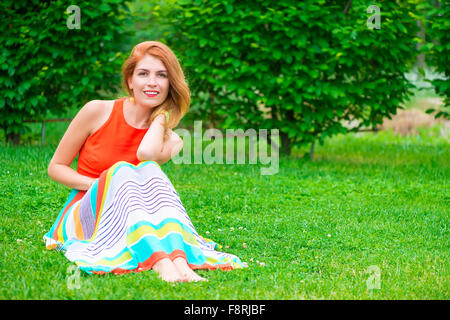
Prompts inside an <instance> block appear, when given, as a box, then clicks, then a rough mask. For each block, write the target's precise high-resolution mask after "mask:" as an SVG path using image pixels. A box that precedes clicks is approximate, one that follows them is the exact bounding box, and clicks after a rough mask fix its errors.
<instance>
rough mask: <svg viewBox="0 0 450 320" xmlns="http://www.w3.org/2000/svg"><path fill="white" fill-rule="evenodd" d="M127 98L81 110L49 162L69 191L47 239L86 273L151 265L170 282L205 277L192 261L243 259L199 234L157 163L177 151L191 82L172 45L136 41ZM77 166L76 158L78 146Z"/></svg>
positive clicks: (213, 264) (224, 264) (209, 263)
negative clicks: (186, 79) (217, 249)
mask: <svg viewBox="0 0 450 320" xmlns="http://www.w3.org/2000/svg"><path fill="white" fill-rule="evenodd" d="M122 74H123V85H124V87H125V89H126V90H127V92H128V94H129V97H126V98H120V99H117V100H114V101H100V100H94V101H90V102H88V103H87V104H86V105H85V106H83V108H82V109H81V110H80V111H79V112H78V114H77V115H76V117H75V118H74V119H73V121H72V122H71V124H70V125H69V127H68V129H67V131H66V133H65V134H64V136H63V138H62V139H61V141H60V143H59V145H58V148H57V149H56V151H55V154H54V155H53V158H52V159H51V161H50V164H49V166H48V174H49V176H50V177H51V178H52V179H53V180H55V181H57V182H59V183H62V184H64V185H66V186H68V187H70V188H72V191H71V193H70V195H69V198H68V199H67V201H66V203H65V205H64V206H63V208H62V209H61V211H60V214H59V216H58V218H57V219H56V221H55V223H54V224H53V226H52V228H51V229H50V231H49V232H48V233H47V234H45V236H44V240H45V242H46V246H47V248H48V249H58V250H63V251H64V252H65V256H66V257H67V258H68V259H69V260H71V261H73V262H75V263H76V264H77V265H78V267H79V268H80V269H82V270H84V271H86V272H88V273H96V274H102V273H107V272H112V273H114V274H121V273H126V272H131V271H134V272H139V271H144V270H148V269H153V270H155V271H156V272H158V273H159V276H160V278H162V279H163V280H165V281H169V282H174V281H203V280H206V279H205V278H203V277H200V276H199V275H198V274H196V273H195V272H194V271H193V269H217V268H220V269H224V270H231V269H234V268H243V267H245V266H244V264H243V263H242V262H241V260H240V259H239V258H238V257H236V256H234V255H232V254H226V253H222V252H218V251H216V250H215V249H216V248H217V244H216V243H214V242H213V241H211V240H209V239H205V238H203V237H202V236H200V235H199V234H198V233H197V231H196V230H195V228H194V226H193V225H192V223H191V221H190V219H189V216H188V215H187V213H186V210H185V209H184V207H183V205H182V203H181V201H180V198H179V196H178V194H177V192H176V191H175V188H174V187H173V185H172V183H171V182H170V180H169V179H168V178H167V176H166V175H165V174H164V172H163V171H162V170H161V167H160V165H161V164H163V163H165V162H167V161H169V160H170V158H171V157H173V156H174V155H176V154H178V153H179V152H180V150H181V148H182V146H183V141H182V139H181V138H180V137H179V136H178V135H177V134H176V133H174V132H173V131H172V130H171V128H174V127H176V126H177V125H178V123H179V121H180V119H181V118H182V117H183V116H184V115H185V114H186V112H187V111H188V109H189V104H190V91H189V88H188V86H187V84H186V82H185V79H184V74H183V71H182V69H181V66H180V64H179V62H178V60H177V58H176V56H175V55H174V53H173V52H172V51H171V50H170V48H168V47H167V46H166V45H164V44H163V43H161V42H158V41H146V42H143V43H140V44H138V45H137V46H136V47H135V48H134V49H133V51H132V53H131V55H130V57H129V58H128V59H127V60H126V61H125V63H124V65H123V68H122ZM77 154H79V157H78V166H77V170H76V171H75V170H73V169H72V168H71V167H70V165H71V163H72V161H73V160H74V158H75V157H76V155H77Z"/></svg>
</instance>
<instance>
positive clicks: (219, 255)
mask: <svg viewBox="0 0 450 320" xmlns="http://www.w3.org/2000/svg"><path fill="white" fill-rule="evenodd" d="M44 241H45V243H46V247H47V249H56V250H61V251H63V252H65V256H66V257H67V258H68V259H69V260H70V261H73V262H75V263H76V264H77V265H78V267H79V268H80V269H82V270H84V271H86V272H88V273H96V274H103V273H108V272H112V273H114V274H121V273H127V272H131V271H134V272H139V271H144V270H148V269H151V268H152V267H153V265H154V264H155V263H156V262H157V261H158V260H160V259H162V258H170V259H172V260H173V259H175V258H177V257H183V258H185V259H186V260H187V262H188V264H189V266H190V267H191V268H192V269H222V270H231V269H239V268H245V265H244V264H243V263H242V262H241V260H240V259H239V258H238V257H237V256H235V255H233V254H228V253H223V252H219V251H216V249H220V248H221V247H220V246H219V245H218V244H217V243H215V242H214V241H212V240H210V239H206V238H203V237H202V236H200V235H199V234H198V233H197V231H196V230H195V228H194V226H193V225H192V222H191V220H190V218H189V216H188V214H187V213H186V210H185V209H184V207H183V204H182V203H181V201H180V197H179V195H178V193H177V192H176V191H175V188H174V187H173V185H172V183H171V182H170V180H169V179H168V177H167V176H166V175H165V173H164V172H163V171H162V170H161V167H160V166H159V165H158V163H156V162H154V161H143V162H141V163H139V164H138V165H133V164H130V163H128V162H125V161H119V162H117V163H115V164H114V165H113V166H111V167H110V168H109V169H108V170H105V171H103V172H102V174H101V175H100V177H99V178H98V179H97V180H96V182H95V183H94V184H93V185H92V187H91V188H90V189H89V190H88V191H80V190H76V189H72V192H71V193H70V195H69V197H68V199H67V201H66V203H65V204H64V206H63V208H62V209H61V211H60V213H59V216H58V218H57V219H56V221H55V223H54V224H53V226H52V227H51V229H50V230H49V232H47V233H46V234H45V235H44Z"/></svg>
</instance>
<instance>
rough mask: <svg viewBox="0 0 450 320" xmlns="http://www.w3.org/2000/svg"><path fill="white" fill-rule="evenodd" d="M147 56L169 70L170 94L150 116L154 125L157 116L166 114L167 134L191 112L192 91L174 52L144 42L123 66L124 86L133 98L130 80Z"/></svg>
mask: <svg viewBox="0 0 450 320" xmlns="http://www.w3.org/2000/svg"><path fill="white" fill-rule="evenodd" d="M146 54H149V55H151V56H153V57H155V58H157V59H159V60H161V62H162V63H163V64H164V66H165V67H166V69H167V76H168V79H169V84H170V85H169V94H168V95H167V98H166V100H165V101H164V102H163V103H162V104H161V105H159V106H158V107H156V108H155V109H154V110H153V112H152V114H151V116H150V123H152V122H153V120H154V119H155V118H156V116H158V115H159V114H161V113H165V114H166V120H167V119H168V121H167V122H166V132H167V128H175V127H176V126H177V125H178V123H179V122H180V120H181V119H182V118H183V117H184V115H185V114H186V113H187V112H188V111H189V105H190V103H191V91H190V89H189V87H188V85H187V83H186V80H185V77H184V73H183V69H181V66H180V63H179V61H178V59H177V57H176V56H175V54H174V53H173V51H172V50H171V49H170V48H169V47H168V46H166V45H165V44H164V43H162V42H159V41H144V42H141V43H139V44H137V45H136V46H135V47H134V48H133V50H132V51H131V54H130V56H129V57H128V58H127V60H125V62H124V63H123V66H122V76H123V79H122V85H123V87H124V89H125V90H126V91H127V92H128V94H129V95H130V96H131V97H132V96H133V92H132V90H131V89H130V88H129V86H128V79H129V78H131V76H132V75H133V73H134V69H135V68H136V65H137V63H138V62H139V61H140V60H141V59H142V58H143V57H144V56H145V55H146Z"/></svg>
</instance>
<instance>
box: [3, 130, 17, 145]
mask: <svg viewBox="0 0 450 320" xmlns="http://www.w3.org/2000/svg"><path fill="white" fill-rule="evenodd" d="M9 142H12V144H13V145H14V146H18V145H19V142H20V133H14V132H10V133H7V134H6V143H9Z"/></svg>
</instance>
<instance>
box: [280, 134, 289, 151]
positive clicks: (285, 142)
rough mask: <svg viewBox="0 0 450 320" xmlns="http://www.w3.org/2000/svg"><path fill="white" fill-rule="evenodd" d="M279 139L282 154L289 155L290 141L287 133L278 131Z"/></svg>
mask: <svg viewBox="0 0 450 320" xmlns="http://www.w3.org/2000/svg"><path fill="white" fill-rule="evenodd" d="M280 138H281V150H282V152H283V154H285V155H288V156H290V155H291V139H289V137H288V135H287V133H285V132H282V131H280Z"/></svg>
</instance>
